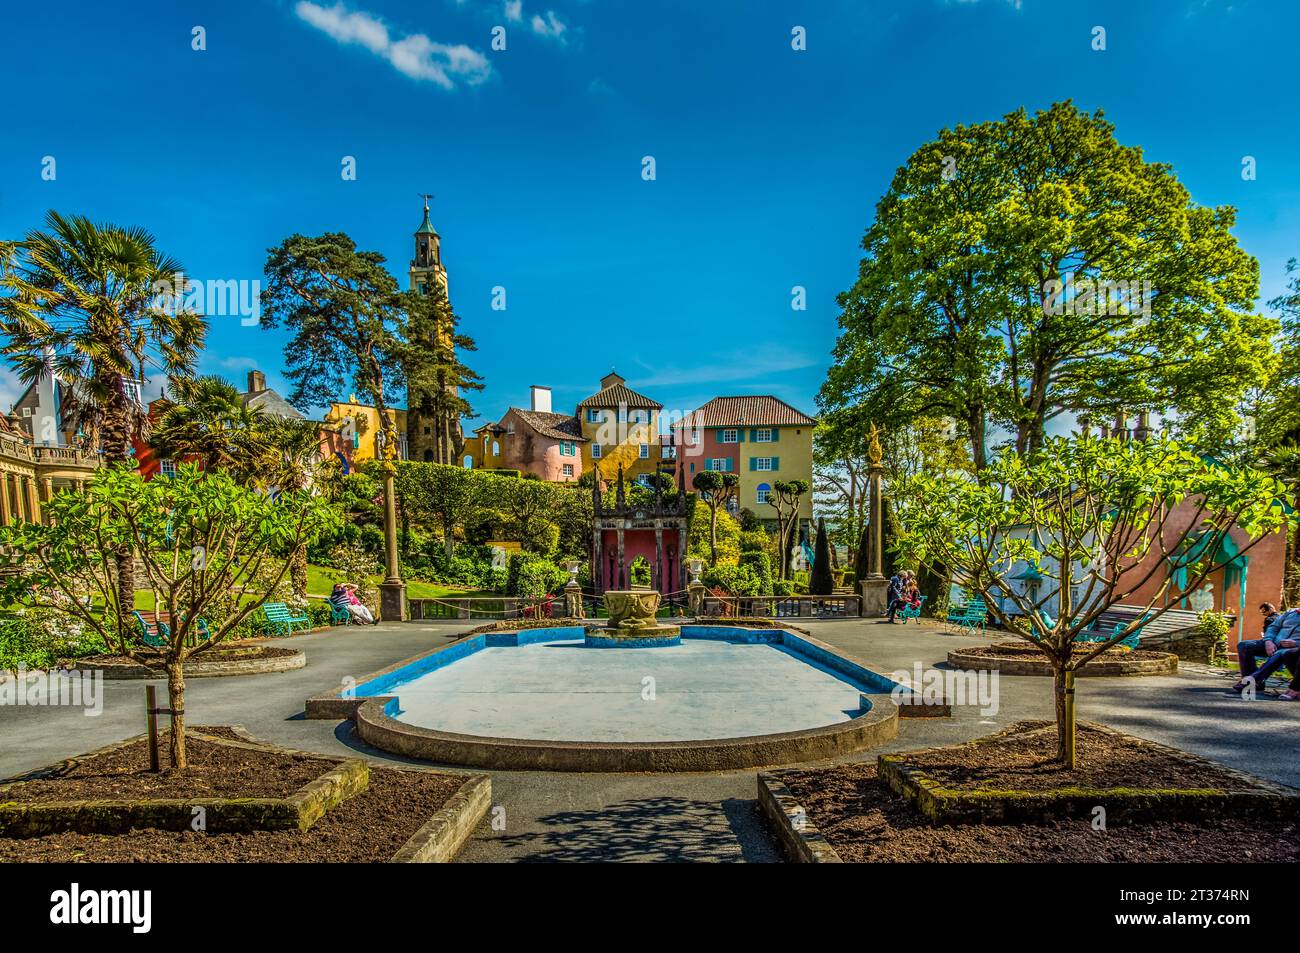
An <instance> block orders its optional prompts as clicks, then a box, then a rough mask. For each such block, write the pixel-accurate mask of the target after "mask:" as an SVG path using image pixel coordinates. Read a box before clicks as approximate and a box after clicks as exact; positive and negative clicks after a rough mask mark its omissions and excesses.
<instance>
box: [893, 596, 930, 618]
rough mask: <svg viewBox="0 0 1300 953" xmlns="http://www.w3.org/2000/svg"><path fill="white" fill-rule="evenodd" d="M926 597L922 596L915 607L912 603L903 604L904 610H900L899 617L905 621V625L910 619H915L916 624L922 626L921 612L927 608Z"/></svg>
mask: <svg viewBox="0 0 1300 953" xmlns="http://www.w3.org/2000/svg"><path fill="white" fill-rule="evenodd" d="M926 598H927V597H926V596H921V597H920V599H919V600H918V602H917V603H916V605H915V606H913V605H912V604H911V603H910V602H905V603H903V608H902V609H900V610H899V613H898V614H899V615H900V616H901V617H902V619H903V624H904V625H906V624H907V620H908V619H915V620H916V624H917V625H920V624H921V610H922V609H924V608H925V600H926Z"/></svg>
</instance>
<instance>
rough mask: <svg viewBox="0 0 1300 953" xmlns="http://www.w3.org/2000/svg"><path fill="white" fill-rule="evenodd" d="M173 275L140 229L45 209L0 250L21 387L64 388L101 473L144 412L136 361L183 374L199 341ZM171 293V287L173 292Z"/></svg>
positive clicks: (122, 609) (127, 607) (122, 566)
mask: <svg viewBox="0 0 1300 953" xmlns="http://www.w3.org/2000/svg"><path fill="white" fill-rule="evenodd" d="M180 274H181V266H180V263H179V262H178V261H176V260H175V259H173V258H171V257H169V256H167V255H164V254H163V253H162V252H160V251H159V250H158V248H157V247H156V245H155V243H154V238H153V236H152V235H150V234H149V233H148V232H147V231H145V230H144V229H141V228H134V227H122V226H118V225H110V224H96V223H94V222H92V221H90V219H88V218H86V217H84V216H72V217H67V218H65V217H64V216H62V215H60V214H59V213H57V212H54V211H51V212H48V213H46V216H45V230H43V231H42V230H33V231H31V232H28V234H27V236H26V238H24V239H23V240H22V241H17V242H3V243H0V333H2V334H3V335H4V337H5V338H6V344H5V345H4V347H3V349H0V353H3V354H4V355H5V357H6V358H8V360H9V363H10V364H11V365H12V366H13V368H14V369H15V370H16V372H17V374H18V377H19V379H20V380H21V381H23V382H24V383H27V384H30V383H33V382H35V381H36V380H38V379H40V378H41V376H42V375H43V374H46V373H52V374H54V375H55V376H56V377H57V378H58V379H59V380H60V381H63V382H65V383H67V384H70V385H72V390H73V393H74V394H75V407H74V408H65V410H70V411H72V414H71V416H72V417H73V420H75V423H77V424H78V425H79V426H80V428H81V429H82V430H83V431H84V432H85V433H86V434H87V436H88V437H90V439H91V441H92V445H94V444H98V445H99V447H100V449H101V452H102V453H103V459H104V463H105V464H106V465H108V466H113V465H124V464H130V463H131V452H132V448H131V438H132V436H133V435H135V434H137V433H139V431H140V428H141V426H142V424H143V420H144V413H143V408H142V407H141V405H140V402H139V399H138V392H137V390H136V387H137V383H136V382H137V381H139V379H140V378H142V377H143V375H144V368H145V365H146V364H150V365H153V366H155V367H157V368H160V369H161V370H162V371H163V372H165V373H167V374H172V375H184V374H188V373H190V372H191V369H192V368H193V366H194V360H195V355H196V352H197V351H198V349H199V348H200V347H201V346H202V344H203V336H204V332H205V330H206V325H205V323H204V321H203V318H202V316H201V315H198V314H196V313H194V312H193V311H189V310H187V309H186V308H185V307H183V306H181V305H179V303H178V299H177V298H175V297H167V298H163V297H162V293H163V292H164V290H169V291H170V290H173V288H174V286H173V285H172V282H173V281H174V279H175V278H176V277H177V276H179V275H180ZM174 290H176V291H177V292H180V291H183V288H181V289H174ZM115 562H116V573H117V586H116V591H117V597H118V605H117V606H113V607H109V608H110V609H113V610H116V612H117V615H118V619H119V634H120V635H121V637H122V638H123V639H125V638H126V635H127V632H128V626H127V624H126V621H125V618H124V616H125V615H126V614H128V613H129V612H130V611H131V609H132V608H133V607H134V604H135V565H134V558H133V554H132V553H131V551H130V548H129V547H123V548H121V549H120V550H119V551H117V553H116V560H115Z"/></svg>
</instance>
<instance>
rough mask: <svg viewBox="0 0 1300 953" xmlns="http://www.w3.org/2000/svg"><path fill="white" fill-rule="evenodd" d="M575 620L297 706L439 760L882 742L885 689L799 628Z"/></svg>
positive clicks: (454, 652) (472, 644) (622, 758)
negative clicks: (677, 632) (634, 625)
mask: <svg viewBox="0 0 1300 953" xmlns="http://www.w3.org/2000/svg"><path fill="white" fill-rule="evenodd" d="M585 634H586V633H585V630H584V628H583V627H582V626H557V627H553V628H535V629H521V630H518V631H514V632H489V633H480V634H477V635H471V636H468V637H466V638H464V639H460V640H458V641H456V642H453V643H451V644H449V645H444V646H440V647H438V648H436V649H433V650H431V651H429V652H425V653H422V654H421V655H417V656H415V657H414V658H410V659H406V660H405V661H402V662H398V663H396V664H395V665H392V666H389V667H388V668H385V669H383V670H381V671H379V672H375V673H372V674H370V675H367V676H365V677H363V678H362V679H360V680H358V681H357V683H356V684H355V685H348V686H345V687H344V688H343V689H342V690H338V689H336V690H334V691H330V692H325V693H322V694H319V695H315V696H313V697H312V698H310V699H308V701H307V717H309V718H352V719H354V720H355V722H356V726H357V732H358V734H359V735H360V736H361V737H362V738H363V739H364V740H365V741H367V742H368V743H370V744H372V745H374V746H375V747H377V748H380V749H383V750H386V751H391V752H393V753H395V754H401V755H406V756H408V757H415V758H421V759H424V760H430V761H437V762H441V763H447V764H460V765H467V766H475V767H490V768H501V769H535V770H560V771H708V770H718V769H728V768H741V767H756V766H761V765H775V764H790V763H795V762H799V761H807V760H814V759H820V758H826V757H832V756H835V755H841V754H848V753H852V752H855V751H862V750H865V749H868V748H871V747H874V746H876V745H879V744H881V743H883V742H885V741H888V740H889V739H891V738H893V737H894V736H895V734H896V733H897V730H898V726H897V722H898V708H897V707H896V706H895V705H894V704H893V702H892V700H891V699H890V697H889V693H890V692H891V691H892V690H893V689H894V688H895V683H894V682H893V681H891V680H890V679H888V678H885V677H884V676H882V675H879V674H877V673H875V672H872V671H870V670H869V669H866V668H864V667H863V666H861V665H859V664H857V663H856V662H853V661H852V660H850V659H847V658H844V657H843V656H841V655H840V654H839V653H837V652H836V651H835V650H834V649H832V648H831V647H830V646H828V645H825V644H824V643H821V642H818V641H817V640H816V639H814V638H812V637H811V636H808V635H803V634H797V633H794V632H789V631H786V630H784V629H749V628H742V627H737V626H707V625H684V626H682V631H681V636H682V642H681V644H680V645H676V646H671V647H665V646H656V647H653V648H624V649H620V650H617V651H610V650H608V649H601V648H593V647H588V646H586V645H585V644H584V637H585Z"/></svg>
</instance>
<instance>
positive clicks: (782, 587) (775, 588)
mask: <svg viewBox="0 0 1300 953" xmlns="http://www.w3.org/2000/svg"><path fill="white" fill-rule="evenodd" d="M772 595H774V596H781V597H783V598H784V597H785V596H792V595H794V583H792V582H791V581H790V580H789V579H776V580H773V582H772Z"/></svg>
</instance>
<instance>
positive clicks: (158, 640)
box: [131, 609, 212, 649]
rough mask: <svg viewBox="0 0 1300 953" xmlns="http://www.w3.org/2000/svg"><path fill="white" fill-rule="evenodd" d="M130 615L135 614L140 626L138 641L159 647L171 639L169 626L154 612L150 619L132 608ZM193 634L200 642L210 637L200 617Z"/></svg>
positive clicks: (206, 624) (206, 625)
mask: <svg viewBox="0 0 1300 953" xmlns="http://www.w3.org/2000/svg"><path fill="white" fill-rule="evenodd" d="M131 615H133V616H135V621H136V625H138V626H139V627H140V641H142V642H144V644H145V645H149V646H152V647H154V648H156V649H160V648H162V647H163V646H165V645H166V644H167V643H168V642H170V641H171V637H172V630H171V626H169V625H168V624H167V623H166V622H163V621H162V620H161V619H159V618H158V616H157V614H156V613H154V614H153V618H152V619H146V618H145V617H144V616H143V615H142V614H141V613H140V611H139V610H137V609H133V610H131ZM182 618H184V617H183V616H182ZM195 636H196V639H197V641H200V642H206V641H207V640H208V639H210V638H211V637H212V633H211V632H209V631H208V623H207V622H206V621H205V620H204V619H203V618H202V617H200V618H199V624H198V626H196V630H195Z"/></svg>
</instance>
